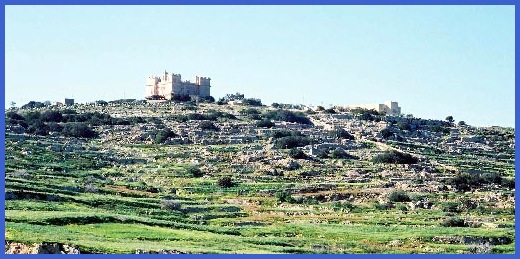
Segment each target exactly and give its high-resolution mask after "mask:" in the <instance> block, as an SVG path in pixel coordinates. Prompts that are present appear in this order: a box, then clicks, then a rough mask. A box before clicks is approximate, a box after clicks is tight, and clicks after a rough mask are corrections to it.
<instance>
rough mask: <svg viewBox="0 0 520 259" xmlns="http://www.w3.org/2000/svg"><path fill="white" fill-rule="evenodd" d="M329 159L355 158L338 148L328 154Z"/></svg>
mask: <svg viewBox="0 0 520 259" xmlns="http://www.w3.org/2000/svg"><path fill="white" fill-rule="evenodd" d="M330 157H331V158H335V159H341V158H355V157H354V156H352V155H350V154H348V153H347V152H345V150H343V149H342V148H339V147H338V148H336V149H334V150H333V151H332V152H330Z"/></svg>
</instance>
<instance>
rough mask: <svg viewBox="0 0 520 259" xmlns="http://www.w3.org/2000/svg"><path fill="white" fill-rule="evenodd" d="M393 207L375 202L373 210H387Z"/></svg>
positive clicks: (389, 204) (390, 204)
mask: <svg viewBox="0 0 520 259" xmlns="http://www.w3.org/2000/svg"><path fill="white" fill-rule="evenodd" d="M393 207H394V205H393V204H392V203H379V202H376V203H375V204H374V209H376V210H389V209H391V208H393Z"/></svg>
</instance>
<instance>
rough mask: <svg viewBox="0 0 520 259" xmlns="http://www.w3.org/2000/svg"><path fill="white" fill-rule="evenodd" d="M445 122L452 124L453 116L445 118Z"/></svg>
mask: <svg viewBox="0 0 520 259" xmlns="http://www.w3.org/2000/svg"><path fill="white" fill-rule="evenodd" d="M446 121H447V122H449V123H453V122H454V121H455V120H454V119H453V116H451V115H450V116H448V117H446Z"/></svg>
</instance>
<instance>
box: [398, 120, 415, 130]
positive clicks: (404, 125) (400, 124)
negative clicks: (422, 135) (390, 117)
mask: <svg viewBox="0 0 520 259" xmlns="http://www.w3.org/2000/svg"><path fill="white" fill-rule="evenodd" d="M397 128H399V129H400V130H412V126H411V125H410V123H408V122H405V121H400V122H398V123H397Z"/></svg>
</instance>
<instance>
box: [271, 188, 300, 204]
mask: <svg viewBox="0 0 520 259" xmlns="http://www.w3.org/2000/svg"><path fill="white" fill-rule="evenodd" d="M275 197H276V199H277V200H278V201H279V202H288V203H295V202H296V200H295V199H294V198H293V197H292V196H291V194H290V193H288V192H285V191H282V192H277V193H276V194H275Z"/></svg>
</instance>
